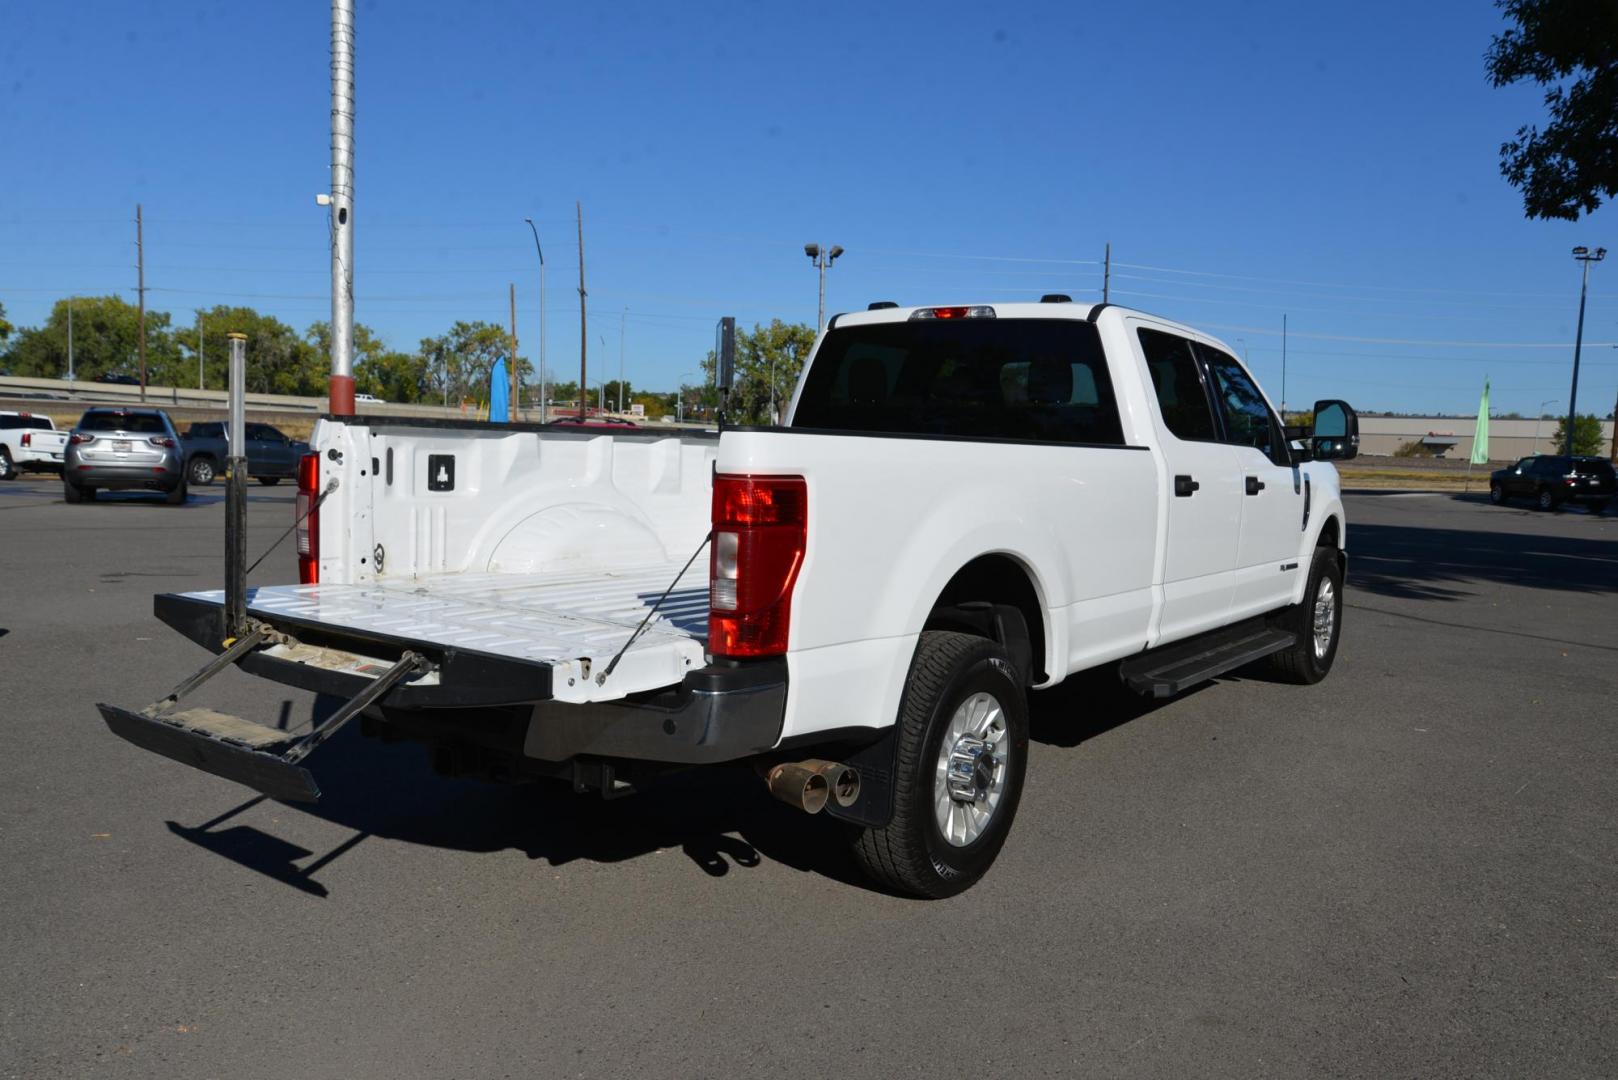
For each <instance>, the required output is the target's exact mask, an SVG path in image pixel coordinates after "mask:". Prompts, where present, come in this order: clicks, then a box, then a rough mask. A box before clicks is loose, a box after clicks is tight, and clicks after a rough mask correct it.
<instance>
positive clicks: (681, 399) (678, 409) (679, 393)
mask: <svg viewBox="0 0 1618 1080" xmlns="http://www.w3.org/2000/svg"><path fill="white" fill-rule="evenodd" d="M695 374H696V372H694V371H682V372H680V385H679V386H678V387H676V388H675V391H674V420H675V422H676V423H684V422H685V387H686V382H685V377H686V376H687V375H695Z"/></svg>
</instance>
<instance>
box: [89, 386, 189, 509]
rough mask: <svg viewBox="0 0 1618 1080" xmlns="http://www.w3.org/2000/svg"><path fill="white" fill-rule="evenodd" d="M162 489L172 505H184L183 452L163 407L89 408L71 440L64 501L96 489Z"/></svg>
mask: <svg viewBox="0 0 1618 1080" xmlns="http://www.w3.org/2000/svg"><path fill="white" fill-rule="evenodd" d="M131 489H140V490H145V491H161V492H163V494H164V495H166V496H167V497H168V504H169V505H170V506H180V505H182V504H183V503H184V502H185V496H186V487H185V451H184V450H182V449H181V448H180V436H179V434H178V433H177V432H176V431H175V430H174V425H173V424H172V423H170V422H169V417H168V413H166V412H164V411H163V410H162V409H87V410H85V413H84V415H83V416H81V417H79V422H78V424H77V426H75V427H74V428H73V433H72V434H71V435H70V436H68V440H67V453H66V455H64V457H63V461H62V498H63V499H65V500H66V501H68V502H70V503H76V502H81V501H83V500H86V499H93V498H95V497H96V492H97V491H102V490H104V491H127V490H131Z"/></svg>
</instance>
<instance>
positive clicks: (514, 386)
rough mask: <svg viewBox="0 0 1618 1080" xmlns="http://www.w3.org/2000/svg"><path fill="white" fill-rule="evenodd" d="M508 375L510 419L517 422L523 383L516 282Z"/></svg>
mask: <svg viewBox="0 0 1618 1080" xmlns="http://www.w3.org/2000/svg"><path fill="white" fill-rule="evenodd" d="M507 375H508V376H510V378H511V417H510V418H511V419H512V420H516V419H517V417H518V413H517V410H518V407H519V406H520V405H521V404H522V398H521V397H519V396H518V390H519V388H520V387H521V386H522V383H521V382H520V381H518V379H517V283H516V282H515V281H513V282H512V283H511V370H510V371H509V372H507Z"/></svg>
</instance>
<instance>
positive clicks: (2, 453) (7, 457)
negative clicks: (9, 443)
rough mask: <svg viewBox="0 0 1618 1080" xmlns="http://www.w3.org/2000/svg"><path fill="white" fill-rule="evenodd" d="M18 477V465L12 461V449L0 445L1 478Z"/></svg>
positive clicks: (10, 478)
mask: <svg viewBox="0 0 1618 1080" xmlns="http://www.w3.org/2000/svg"><path fill="white" fill-rule="evenodd" d="M15 479H17V466H16V465H13V464H12V462H11V451H10V450H7V449H6V448H5V447H3V446H0V480H15Z"/></svg>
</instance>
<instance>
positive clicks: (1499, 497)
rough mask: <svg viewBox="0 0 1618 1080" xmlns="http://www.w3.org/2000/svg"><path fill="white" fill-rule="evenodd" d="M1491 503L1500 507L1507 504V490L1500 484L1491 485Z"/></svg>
mask: <svg viewBox="0 0 1618 1080" xmlns="http://www.w3.org/2000/svg"><path fill="white" fill-rule="evenodd" d="M1489 501H1490V502H1492V503H1494V505H1496V506H1499V505H1500V504H1501V503H1503V502H1505V501H1506V489H1505V488H1503V487H1501V486H1500V485H1499V484H1490V485H1489Z"/></svg>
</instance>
